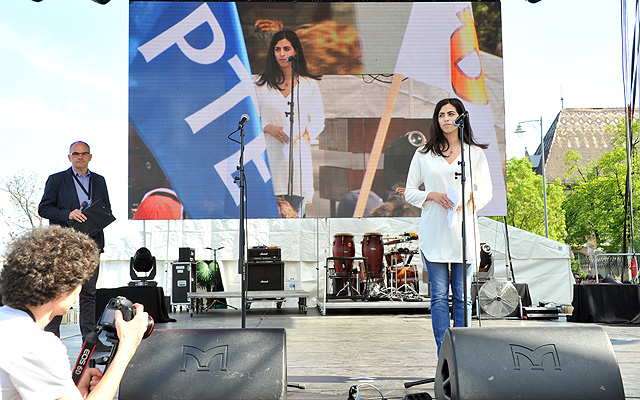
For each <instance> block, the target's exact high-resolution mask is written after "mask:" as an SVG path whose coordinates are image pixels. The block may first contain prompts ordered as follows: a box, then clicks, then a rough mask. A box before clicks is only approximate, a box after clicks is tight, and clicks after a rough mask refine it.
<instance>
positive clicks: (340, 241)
mask: <svg viewBox="0 0 640 400" xmlns="http://www.w3.org/2000/svg"><path fill="white" fill-rule="evenodd" d="M355 255H356V248H355V246H354V244H353V235H352V234H350V233H336V234H335V235H333V256H334V257H355ZM333 267H334V268H335V270H336V276H340V277H346V276H349V273H350V272H351V269H352V268H353V260H333Z"/></svg>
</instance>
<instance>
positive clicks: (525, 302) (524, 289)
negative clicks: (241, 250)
mask: <svg viewBox="0 0 640 400" xmlns="http://www.w3.org/2000/svg"><path fill="white" fill-rule="evenodd" d="M483 284H484V283H477V282H475V283H472V284H471V302H472V314H476V296H477V295H478V292H479V291H480V288H481V287H482V285H483ZM513 286H515V288H516V290H517V291H518V296H520V302H521V303H522V307H529V306H530V305H531V294H529V285H528V284H526V283H514V284H513ZM507 317H520V309H519V307H516V309H515V310H513V312H512V313H511V314H509V315H507Z"/></svg>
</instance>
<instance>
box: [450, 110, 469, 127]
mask: <svg viewBox="0 0 640 400" xmlns="http://www.w3.org/2000/svg"><path fill="white" fill-rule="evenodd" d="M468 115H469V111H465V112H463V113H462V114H460V115H458V118H456V119H454V120H453V122H452V123H451V125H453V126H455V127H456V128H458V127H459V126H460V124H461V123H462V120H463V119H464V117H466V116H468Z"/></svg>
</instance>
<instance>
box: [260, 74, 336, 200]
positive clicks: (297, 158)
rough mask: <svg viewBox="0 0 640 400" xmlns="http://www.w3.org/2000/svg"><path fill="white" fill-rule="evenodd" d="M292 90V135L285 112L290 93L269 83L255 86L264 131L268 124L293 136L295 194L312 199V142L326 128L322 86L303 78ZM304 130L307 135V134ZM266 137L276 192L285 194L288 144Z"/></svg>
mask: <svg viewBox="0 0 640 400" xmlns="http://www.w3.org/2000/svg"><path fill="white" fill-rule="evenodd" d="M298 88H299V90H298ZM293 91H294V92H295V93H294V99H295V107H294V124H293V132H294V134H293V135H291V134H290V133H289V130H290V122H289V116H288V115H286V114H285V113H287V112H289V104H288V102H289V101H290V99H291V95H289V96H288V97H285V96H283V95H282V93H281V92H280V91H278V90H274V89H271V88H269V86H268V85H267V84H264V85H263V86H258V85H256V94H257V96H258V108H259V110H258V111H259V113H260V117H261V120H262V129H263V132H264V127H265V126H267V125H275V126H281V127H283V129H284V133H286V134H287V135H288V136H289V137H290V138H291V137H293V141H294V146H293V155H294V159H293V160H294V161H293V165H294V166H293V169H294V174H293V194H294V195H296V196H302V197H306V198H307V199H308V200H309V201H310V200H311V198H312V197H313V193H314V190H313V165H312V162H311V146H310V141H315V140H316V138H317V137H318V135H320V133H322V131H323V130H324V107H323V105H322V96H321V95H320V87H319V86H318V82H317V81H316V80H315V79H310V78H306V77H300V79H299V82H298V85H297V86H296V87H295V88H294V89H293ZM298 94H299V96H300V97H299V98H298ZM298 105H299V107H298ZM305 131H306V132H307V133H308V135H305ZM264 136H265V141H266V145H267V156H268V157H269V169H270V170H271V176H272V179H273V189H274V192H275V194H276V195H285V194H287V191H288V183H289V182H288V179H289V144H288V143H287V144H285V143H281V142H280V141H278V140H277V139H276V138H275V137H273V136H271V135H268V134H265V135H264ZM307 136H308V138H307Z"/></svg>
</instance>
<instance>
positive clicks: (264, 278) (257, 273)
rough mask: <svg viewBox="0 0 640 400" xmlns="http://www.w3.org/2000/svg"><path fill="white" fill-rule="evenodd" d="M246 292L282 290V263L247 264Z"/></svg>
mask: <svg viewBox="0 0 640 400" xmlns="http://www.w3.org/2000/svg"><path fill="white" fill-rule="evenodd" d="M247 290H250V291H254V290H284V263H283V262H261V263H252V262H250V263H247Z"/></svg>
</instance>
